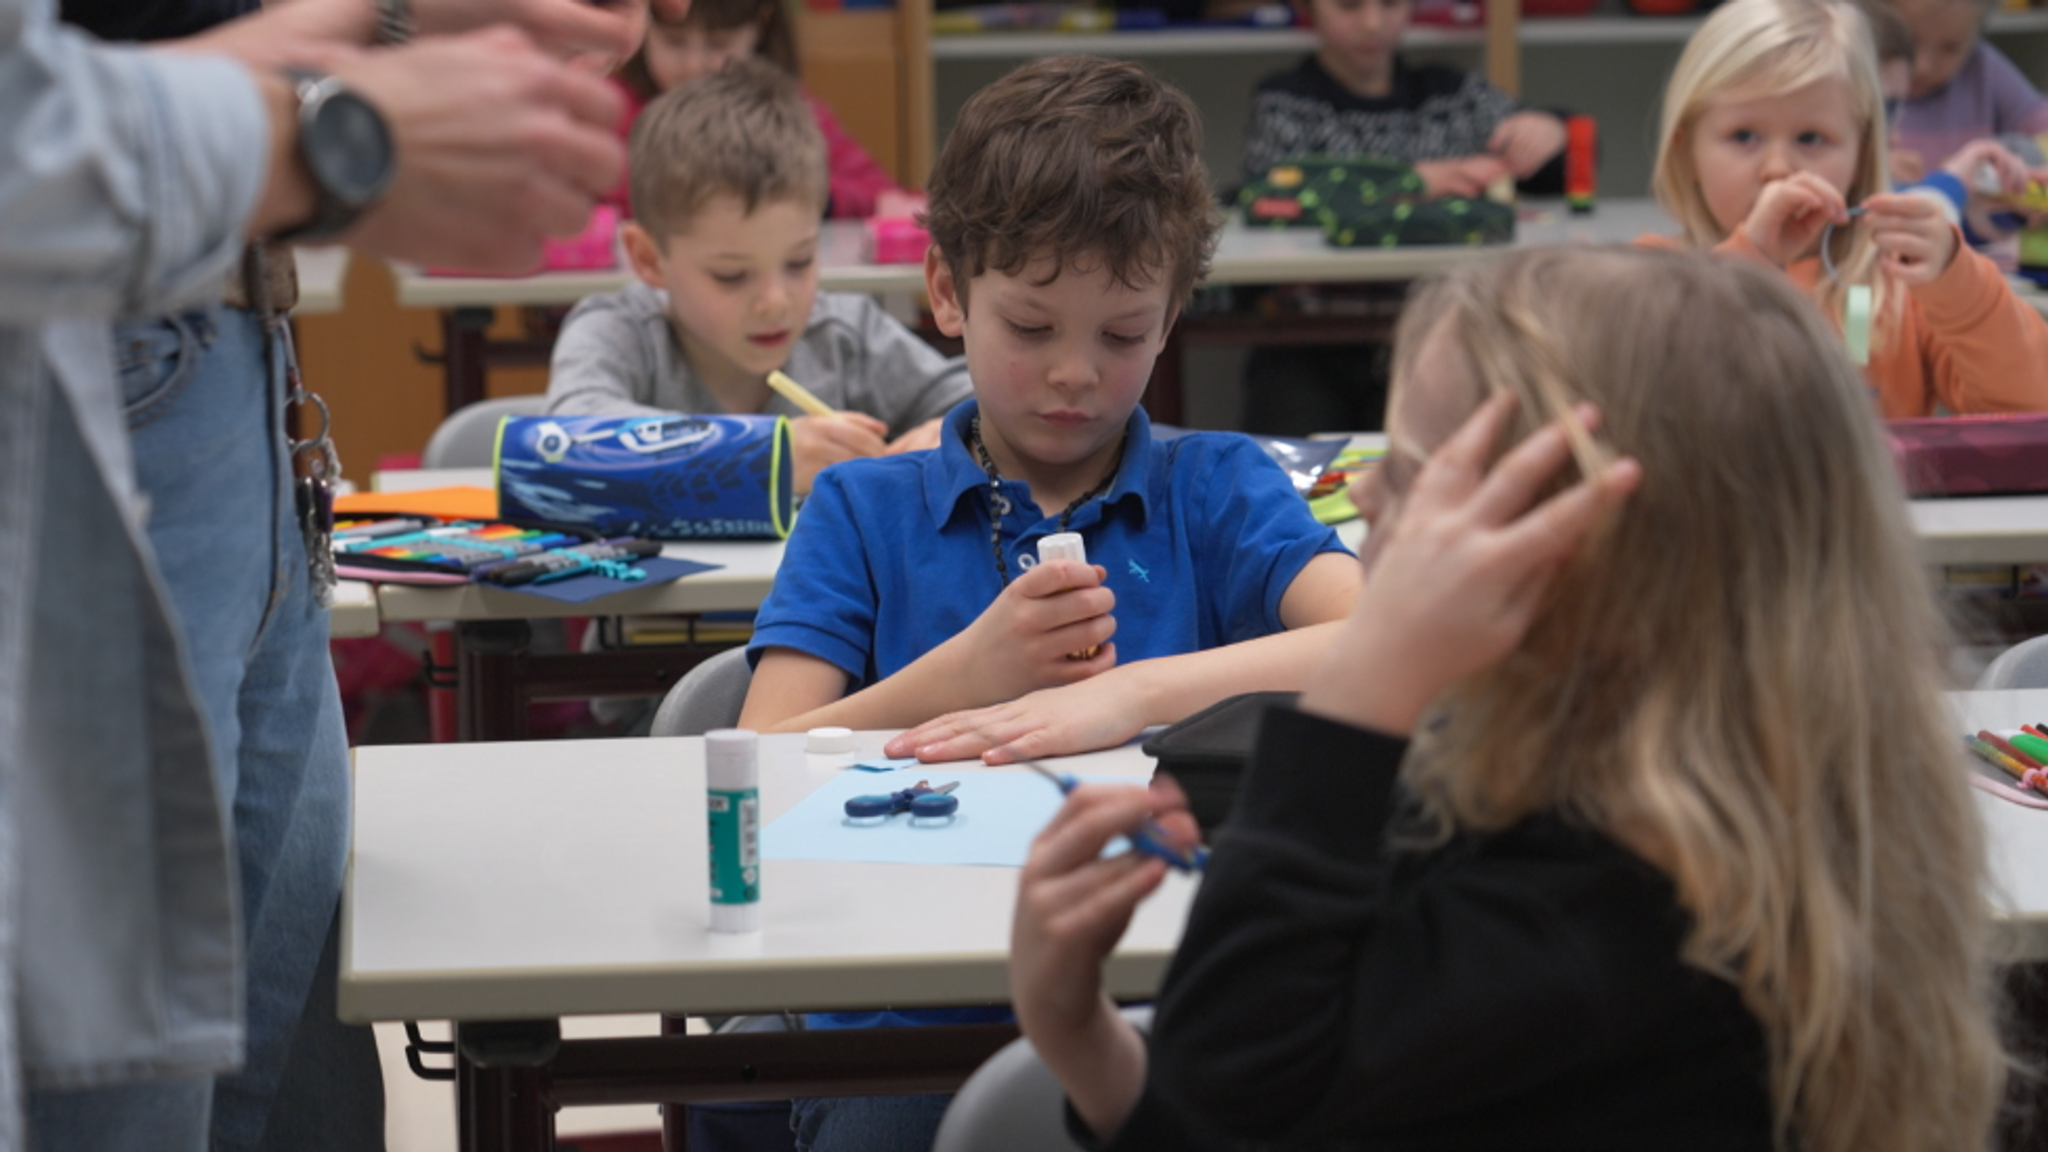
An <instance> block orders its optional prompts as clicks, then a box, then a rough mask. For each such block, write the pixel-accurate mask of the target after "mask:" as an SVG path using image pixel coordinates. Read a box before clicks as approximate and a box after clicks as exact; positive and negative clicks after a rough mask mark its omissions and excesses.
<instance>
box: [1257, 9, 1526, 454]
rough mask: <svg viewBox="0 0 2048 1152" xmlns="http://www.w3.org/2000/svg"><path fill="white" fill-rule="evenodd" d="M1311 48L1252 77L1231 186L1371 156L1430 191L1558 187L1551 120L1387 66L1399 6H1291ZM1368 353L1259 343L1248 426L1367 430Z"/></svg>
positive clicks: (1391, 62) (1371, 423)
mask: <svg viewBox="0 0 2048 1152" xmlns="http://www.w3.org/2000/svg"><path fill="white" fill-rule="evenodd" d="M1296 3H1298V4H1299V5H1301V9H1302V11H1303V13H1304V15H1305V16H1306V18H1307V19H1308V22H1309V24H1310V25H1311V26H1313V27H1314V28H1315V32H1316V51H1315V53H1314V54H1313V55H1311V56H1308V57H1305V58H1304V59H1303V60H1302V61H1301V63H1299V64H1297V65H1296V66H1295V67H1293V68H1291V69H1289V70H1288V71H1285V72H1279V73H1275V74H1274V75H1272V76H1268V77H1267V78H1266V79H1264V80H1263V81H1261V82H1260V83H1259V86H1258V89H1257V90H1256V91H1255V92H1254V93H1253V95H1252V113H1251V123H1250V126H1249V127H1248V128H1247V129H1246V132H1245V154H1244V179H1245V180H1247V181H1250V180H1255V179H1258V178H1260V177H1262V176H1264V175H1265V174H1266V170H1267V169H1269V168H1271V167H1272V166H1273V165H1274V164H1276V163H1278V162H1280V161H1281V160H1284V159H1286V158H1287V157H1290V156H1304V155H1310V154H1329V155H1372V156H1384V157H1387V158H1389V159H1392V160H1401V161H1405V162H1407V163H1409V164H1412V165H1414V167H1415V171H1416V172H1417V174H1419V175H1420V176H1421V177H1422V179H1423V182H1424V183H1425V184H1426V185H1427V186H1428V188H1429V193H1430V195H1432V196H1478V195H1481V194H1483V193H1484V192H1485V191H1486V188H1487V186H1488V185H1490V184H1492V183H1493V182H1494V181H1495V180H1498V179H1500V178H1501V177H1503V176H1512V177H1514V178H1515V179H1516V180H1517V181H1519V182H1521V186H1522V187H1523V189H1524V190H1526V191H1534V192H1541V191H1549V192H1552V193H1555V192H1557V191H1559V190H1561V189H1562V186H1563V165H1562V162H1561V161H1560V159H1559V158H1560V157H1561V156H1562V155H1563V152H1564V143H1565V133H1564V123H1563V122H1562V121H1560V120H1559V119H1558V118H1557V117H1556V116H1554V115H1552V114H1551V113H1549V112H1542V111H1536V110H1533V109H1518V108H1517V106H1516V104H1515V100H1514V98H1513V97H1512V96H1509V95H1508V94H1507V93H1505V92H1502V91H1501V90H1500V89H1498V88H1495V87H1493V86H1492V85H1491V84H1488V83H1487V82H1486V80H1485V78H1484V77H1482V76H1480V75H1478V74H1476V73H1471V72H1463V71H1460V70H1459V69H1456V68H1452V67H1449V66H1447V65H1442V64H1425V65H1421V66H1412V65H1410V64H1409V63H1408V62H1407V61H1405V60H1403V59H1402V58H1401V54H1400V45H1401V37H1402V35H1403V34H1404V33H1406V32H1407V30H1408V21H1409V17H1410V16H1411V15H1412V14H1413V9H1414V4H1413V0H1296ZM1381 352H1382V350H1381V349H1376V348H1370V347H1361V346H1359V345H1356V344H1350V345H1321V344H1318V345H1293V346H1277V345H1268V346H1261V347H1258V348H1255V349H1253V350H1252V355H1251V359H1250V361H1249V362H1248V363H1247V364H1246V365H1245V397H1246V401H1245V416H1244V426H1245V430H1246V431H1248V432H1263V433H1268V434H1272V435H1283V436H1299V435H1306V434H1308V433H1310V432H1324V431H1333V430H1339V429H1373V428H1378V427H1379V421H1380V414H1381V413H1382V412H1383V411H1384V410H1385V408H1386V365H1385V360H1384V357H1383V355H1381Z"/></svg>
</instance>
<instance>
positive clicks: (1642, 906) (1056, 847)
mask: <svg viewBox="0 0 2048 1152" xmlns="http://www.w3.org/2000/svg"><path fill="white" fill-rule="evenodd" d="M1396 348H1397V350H1396V359H1395V378H1394V395H1393V399H1392V401H1391V403H1390V405H1389V417H1390V419H1389V422H1388V427H1389V430H1390V435H1391V445H1390V450H1389V456H1388V460H1387V462H1386V463H1385V464H1384V465H1383V466H1382V467H1381V468H1380V469H1379V471H1378V473H1377V474H1376V477H1375V479H1373V480H1372V481H1371V482H1370V488H1369V491H1367V492H1366V493H1364V494H1363V498H1362V500H1361V504H1362V506H1363V507H1364V508H1365V510H1366V512H1367V514H1368V518H1369V519H1370V520H1371V521H1372V530H1371V535H1370V537H1369V539H1368V545H1367V548H1366V550H1365V553H1364V554H1363V559H1364V561H1365V563H1367V564H1368V565H1370V571H1369V575H1368V580H1367V583H1366V589H1365V592H1364V594H1363V596H1362V597H1361V599H1360V601H1359V603H1358V606H1357V609H1356V611H1355V612H1354V614H1353V616H1352V617H1351V622H1350V624H1349V625H1348V630H1347V632H1346V634H1345V635H1344V637H1343V638H1342V639H1341V641H1340V642H1338V643H1337V644H1335V645H1333V646H1332V647H1331V649H1330V650H1329V651H1328V652H1327V654H1326V656H1325V658H1324V663H1323V666H1322V667H1321V668H1320V669H1319V670H1318V672H1317V674H1316V675H1314V676H1313V677H1311V679H1310V684H1311V687H1310V688H1309V689H1308V690H1307V691H1306V692H1304V693H1303V694H1302V697H1301V700H1300V703H1299V707H1298V709H1278V708H1276V709H1273V710H1272V711H1270V712H1268V713H1267V715H1266V717H1265V721H1264V726H1263V729H1262V732H1261V736H1260V744H1259V749H1258V751H1257V753H1256V754H1255V755H1254V757H1253V761H1252V764H1251V765H1250V767H1249V768H1248V769H1247V772H1246V779H1245V780H1244V781H1243V782H1242V785H1241V787H1240V790H1239V793H1238V801H1237V807H1236V810H1235V811H1234V812H1233V813H1232V815H1231V817H1230V820H1229V822H1228V823H1227V824H1226V825H1225V826H1224V828H1223V829H1222V830H1221V832H1220V833H1219V835H1218V836H1217V838H1216V843H1215V846H1214V854H1213V857H1212V859H1211V863H1210V866H1209V871H1208V874H1207V876H1206V878H1205V880H1204V882H1203V887H1202V889H1201V891H1200V892H1199V894H1198V895H1197V897H1196V900H1195V905H1194V909H1193V911H1192V913H1191V915H1190V918H1189V922H1188V926H1187V931H1186V934H1185V936H1184V937H1183V940H1182V943H1181V946H1180V951H1179V953H1178V954H1177V955H1176V957H1175V959H1174V962H1173V965H1172V968H1171V969H1170V971H1169V972H1168V974H1167V977H1166V981H1165V985H1164V987H1163V989H1162V990H1161V995H1160V1004H1159V1014H1158V1019H1157V1021H1156V1023H1155V1026H1154V1029H1153V1032H1152V1037H1151V1039H1150V1042H1149V1049H1148V1045H1147V1042H1146V1041H1145V1040H1143V1039H1142V1038H1140V1037H1139V1036H1138V1035H1137V1034H1136V1033H1135V1032H1134V1031H1132V1030H1130V1029H1129V1028H1128V1026H1125V1025H1122V1024H1121V1021H1120V1018H1118V1017H1117V1016H1116V1015H1115V1014H1114V1012H1113V1010H1112V1009H1111V1007H1110V1006H1109V1005H1108V1003H1107V1001H1106V1000H1105V999H1104V998H1103V995H1102V992H1101V987H1102V985H1101V980H1100V964H1101V962H1102V960H1103V958H1104V957H1105V956H1106V955H1107V953H1108V951H1109V950H1110V948H1111V947H1112V946H1113V945H1114V943H1115V941H1116V938H1117V936H1118V935H1119V934H1120V933H1121V931H1122V928H1123V925H1124V924H1125V923H1126V922H1127V921H1128V918H1129V916H1130V914H1131V911H1132V909H1133V908H1134V907H1135V905H1136V903H1137V901H1138V900H1140V899H1142V897H1143V896H1144V894H1145V893H1147V892H1149V891H1150V890H1151V889H1152V887H1153V886H1155V885H1157V884H1158V883H1159V880H1160V878H1161V875H1162V865H1160V864H1159V863H1158V861H1156V860H1152V859H1150V858H1148V857H1139V856H1133V855H1125V856H1116V857H1109V858H1104V857H1102V856H1101V852H1102V849H1103V846H1104V845H1105V843H1106V842H1107V841H1108V840H1109V838H1110V837H1112V836H1113V835H1116V834H1118V833H1121V832H1124V831H1127V830H1128V829H1129V828H1131V827H1132V826H1133V825H1134V824H1135V822H1137V821H1138V820H1139V819H1141V818H1142V817H1144V816H1146V815H1148V814H1149V815H1153V816H1155V817H1157V818H1159V819H1161V820H1162V821H1163V822H1164V823H1165V824H1166V825H1167V827H1168V828H1169V830H1170V831H1175V832H1177V833H1178V834H1180V835H1182V836H1184V837H1189V838H1191V836H1192V829H1191V826H1190V824H1189V823H1188V822H1187V821H1186V819H1185V813H1184V812H1181V811H1179V810H1178V803H1179V802H1178V799H1177V797H1176V790H1174V789H1172V788H1170V787H1165V788H1162V787H1155V788H1154V789H1153V790H1152V792H1151V793H1150V794H1149V795H1147V794H1145V793H1141V792H1138V791H1137V790H1133V789H1117V788H1108V787H1104V788H1094V789H1090V788H1083V789H1079V790H1077V791H1076V792H1075V794H1074V796H1073V798H1071V799H1070V801H1069V803H1068V805H1067V806H1066V807H1065V808H1064V809H1063V810H1062V811H1061V813H1060V815H1059V816H1058V817H1057V818H1056V819H1055V820H1054V821H1053V823H1052V824H1051V825H1050V826H1049V827H1048V828H1047V830H1046V831H1045V832H1044V833H1043V834H1042V835H1041V836H1040V837H1039V839H1038V841H1037V842H1036V844H1035V845H1034V848H1033V852H1032V857H1031V860H1030V862H1029V863H1028V864H1027V865H1026V867H1025V869H1024V874H1023V879H1022V883H1021V887H1020V892H1019V898H1018V908H1017V918H1016V925H1015V932H1014V935H1013V943H1012V986H1013V994H1014V999H1015V1001H1016V1004H1017V1008H1018V1017H1019V1020H1020V1021H1021V1022H1022V1024H1023V1027H1024V1030H1025V1032H1026V1033H1027V1034H1028V1035H1029V1036H1030V1037H1031V1039H1032V1040H1033V1042H1034V1043H1035V1044H1036V1046H1037V1047H1038V1050H1039V1052H1040V1053H1041V1055H1043V1056H1044V1057H1045V1059H1046V1061H1047V1062H1048V1064H1050V1065H1051V1067H1052V1069H1053V1071H1054V1072H1055V1073H1056V1074H1057V1075H1058V1076H1059V1077H1060V1079H1061V1082H1062V1083H1063V1084H1064V1085H1065V1087H1066V1089H1067V1093H1068V1098H1069V1100H1070V1101H1071V1102H1072V1104H1073V1106H1074V1109H1075V1113H1076V1115H1077V1117H1078V1118H1079V1120H1080V1121H1081V1122H1082V1123H1083V1124H1084V1125H1085V1126H1087V1127H1089V1128H1090V1129H1091V1130H1092V1131H1093V1132H1094V1134H1095V1135H1096V1136H1098V1137H1099V1138H1102V1139H1104V1140H1105V1141H1106V1143H1107V1145H1108V1146H1109V1147H1114V1148H1119V1149H1139V1148H1204V1147H1210V1146H1214V1145H1216V1144H1219V1143H1222V1142H1224V1141H1227V1140H1230V1139H1243V1140H1252V1141H1256V1142H1259V1143H1261V1144H1277V1145H1284V1146H1294V1145H1300V1144H1317V1143H1321V1142H1346V1141H1349V1142H1354V1143H1356V1144H1358V1145H1361V1146H1370V1147H1417V1148H1423V1147H1429V1148H1489V1149H1512V1148H1563V1147H1579V1148H1594V1147H1612V1148H1658V1149H1674V1148H1701V1149H1709V1148H1711V1149H1717V1150H1721V1152H1731V1150H1740V1149H1755V1150H1758V1152H1762V1150H1766V1149H1774V1148H1775V1149H1798V1150H1799V1152H1929V1150H1935V1149H1940V1150H1943V1152H1950V1150H1963V1149H1971V1148H1982V1147H1984V1146H1985V1143H1986V1141H1987V1138H1988V1136H1989V1134H1990V1129H1991V1124H1992V1121H1993V1118H1994V1116H1995V1113H1996V1111H1997V1107H1998V1102H1999V1099H2000V1093H2001V1090H2002V1088H2003V1084H2004V1077H2005V1073H2006V1062H2005V1058H2004V1055H2003V1053H2002V1051H2001V1048H2000V1045H1999V1042H1998V1039H1997V1036H1996V1032H1995V1029H1994V1026H1993V1025H1994V1013H1993V1010H1992V1008H1991V1006H1990V992H1989V988H1988V985H1989V981H1988V968H1987V960H1986V955H1985V948H1986V944H1987V936H1988V931H1989V929H1988V924H1987V916H1986V904H1985V900H1984V897H1983V887H1982V886H1983V881H1984V854H1983V845H1982V843H1981V833H1980V829H1979V828H1978V825H1977V820H1976V814H1975V809H1974V807H1973V805H1972V801H1971V799H1970V797H1969V794H1968V789H1967V785H1966V782H1965V772H1966V769H1965V767H1964V766H1963V765H1962V764H1961V763H1960V761H1959V759H1958V756H1957V753H1958V748H1957V746H1956V742H1955V740H1954V738H1953V733H1952V732H1951V731H1950V724H1949V721H1948V718H1947V716H1946V714H1945V711H1944V704H1943V701H1942V698H1941V694H1940V686H1941V668H1942V660H1943V653H1944V651H1945V647H1946V637H1945V634H1944V630H1943V627H1942V624H1941V621H1940V619H1939V617H1938V615H1937V611H1936V608H1935V605H1934V601H1933V596H1932V593H1931V590H1930V589H1929V587H1928V586H1927V582H1926V578H1925V575H1924V572H1923V569H1922V567H1921V564H1920V562H1919V559H1918V557H1917V555H1916V549H1915V542H1914V538H1913V535H1912V531H1911V528H1910V526H1909V524H1908V522H1907V519H1906V514H1905V502H1904V497H1903V495H1902V493H1901V491H1900V486H1899V482H1898V480H1897V478H1896V476H1895V474H1894V473H1893V471H1892V465H1891V461H1890V458H1889V456H1888V452H1887V449H1886V447H1885V444H1884V441H1883V438H1882V436H1881V434H1880V433H1879V431H1878V429H1877V427H1876V426H1875V423H1874V422H1873V421H1871V420H1870V418H1869V411H1868V403H1869V402H1868V399H1867V396H1866V394H1865V389H1864V386H1863V384H1862V382H1861V381H1860V380H1859V379H1858V378H1857V375H1856V373H1855V371H1854V370H1853V369H1852V368H1851V366H1850V365H1849V364H1848V362H1847V360H1846V358H1845V357H1844V356H1843V354H1842V352H1841V349H1840V346H1839V342H1838V340H1837V338H1836V337H1835V335H1834V334H1833V333H1832V332H1831V331H1830V330H1829V329H1828V328H1827V326H1826V325H1825V323H1824V322H1823V321H1822V320H1821V318H1820V317H1819V316H1817V315H1816V314H1815V313H1814V311H1813V309H1812V308H1811V307H1810V306H1809V305H1808V304H1807V303H1806V301H1805V300H1803V299H1802V298H1801V297H1800V296H1799V295H1798V294H1797V293H1796V292H1795V291H1794V290H1793V289H1792V288H1791V287H1790V286H1789V285H1787V284H1786V283H1785V281H1784V279H1783V277H1780V276H1776V275H1773V274H1770V273H1768V272H1766V271H1763V270H1760V269H1757V268H1756V267H1754V266H1753V265H1749V264H1745V263H1742V262H1737V261H1716V260H1706V259H1701V258H1698V257H1693V256H1687V255H1682V254H1672V253H1657V252H1646V251H1641V250H1633V251H1631V250H1583V249H1582V250H1565V249H1549V250H1533V251H1528V252H1523V253H1518V254H1515V255H1513V256H1510V257H1508V258H1506V259H1504V260H1501V261H1499V262H1497V263H1494V264H1491V265H1482V266H1469V267H1466V268H1462V269H1460V270H1458V271H1456V272H1454V273H1452V274H1450V275H1449V276H1448V277H1446V278H1445V279H1443V280H1441V281H1439V282H1437V283H1435V284H1434V285H1432V286H1431V287H1429V288H1428V289H1427V290H1426V291H1425V292H1424V293H1423V295H1422V296H1421V297H1420V299H1419V300H1418V301H1417V302H1416V303H1415V304H1414V305H1412V306H1411V308H1410V310H1409V312H1408V314H1407V315H1406V316H1405V317H1404V318H1403V321H1402V325H1401V331H1400V334H1399V337H1398V341H1397V346H1396Z"/></svg>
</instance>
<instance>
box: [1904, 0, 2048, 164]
mask: <svg viewBox="0 0 2048 1152" xmlns="http://www.w3.org/2000/svg"><path fill="white" fill-rule="evenodd" d="M1891 4H1892V7H1893V8H1895V9H1897V11H1898V13H1899V15H1900V16H1901V17H1902V18H1903V19H1904V20H1905V22H1906V28H1907V30H1908V31H1909V32H1911V33H1912V36H1913V45H1914V48H1913V68H1912V75H1911V77H1910V82H1909V84H1908V86H1907V90H1906V99H1905V101H1904V102H1903V103H1902V104H1900V106H1899V116H1898V123H1897V124H1896V125H1895V127H1894V133H1895V134H1896V137H1897V141H1898V148H1899V151H1900V153H1901V160H1900V162H1899V163H1898V164H1895V165H1894V168H1893V171H1894V172H1895V173H1897V174H1899V175H1901V176H1902V177H1903V178H1906V179H1917V178H1918V176H1919V175H1920V174H1921V173H1924V172H1926V171H1927V170H1928V169H1930V168H1934V167H1936V166H1939V165H1940V164H1942V163H1943V162H1944V161H1947V160H1948V159H1949V158H1950V157H1952V156H1954V155H1955V154H1956V153H1957V152H1959V151H1961V150H1962V149H1963V147H1964V146H1966V145H1968V144H1970V143H1972V142H1973V141H1977V140H1981V139H1983V138H1985V137H1995V136H2000V135H2004V134H2006V133H2017V134H2020V135H2024V136H2032V135H2035V134H2037V133H2040V132H2048V99H2044V98H2043V97H2042V95H2041V93H2040V92H2038V91H2036V90H2035V89H2034V86H2033V85H2032V84H2031V83H2029V82H2028V81H2027V78H2026V76H2024V75H2023V74H2021V72H2020V70H2019V69H2018V68H2017V67H2015V66H2014V65H2013V62H2012V61H2010V60H2008V59H2006V58H2005V55H2004V54H2003V53H2001V52H2000V51H1999V50H1998V49H1996V48H1994V47H1992V46H1991V45H1989V44H1987V43H1985V42H1984V20H1985V18H1986V17H1987V16H1989V15H1990V14H1991V9H1992V6H1993V0H1891Z"/></svg>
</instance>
